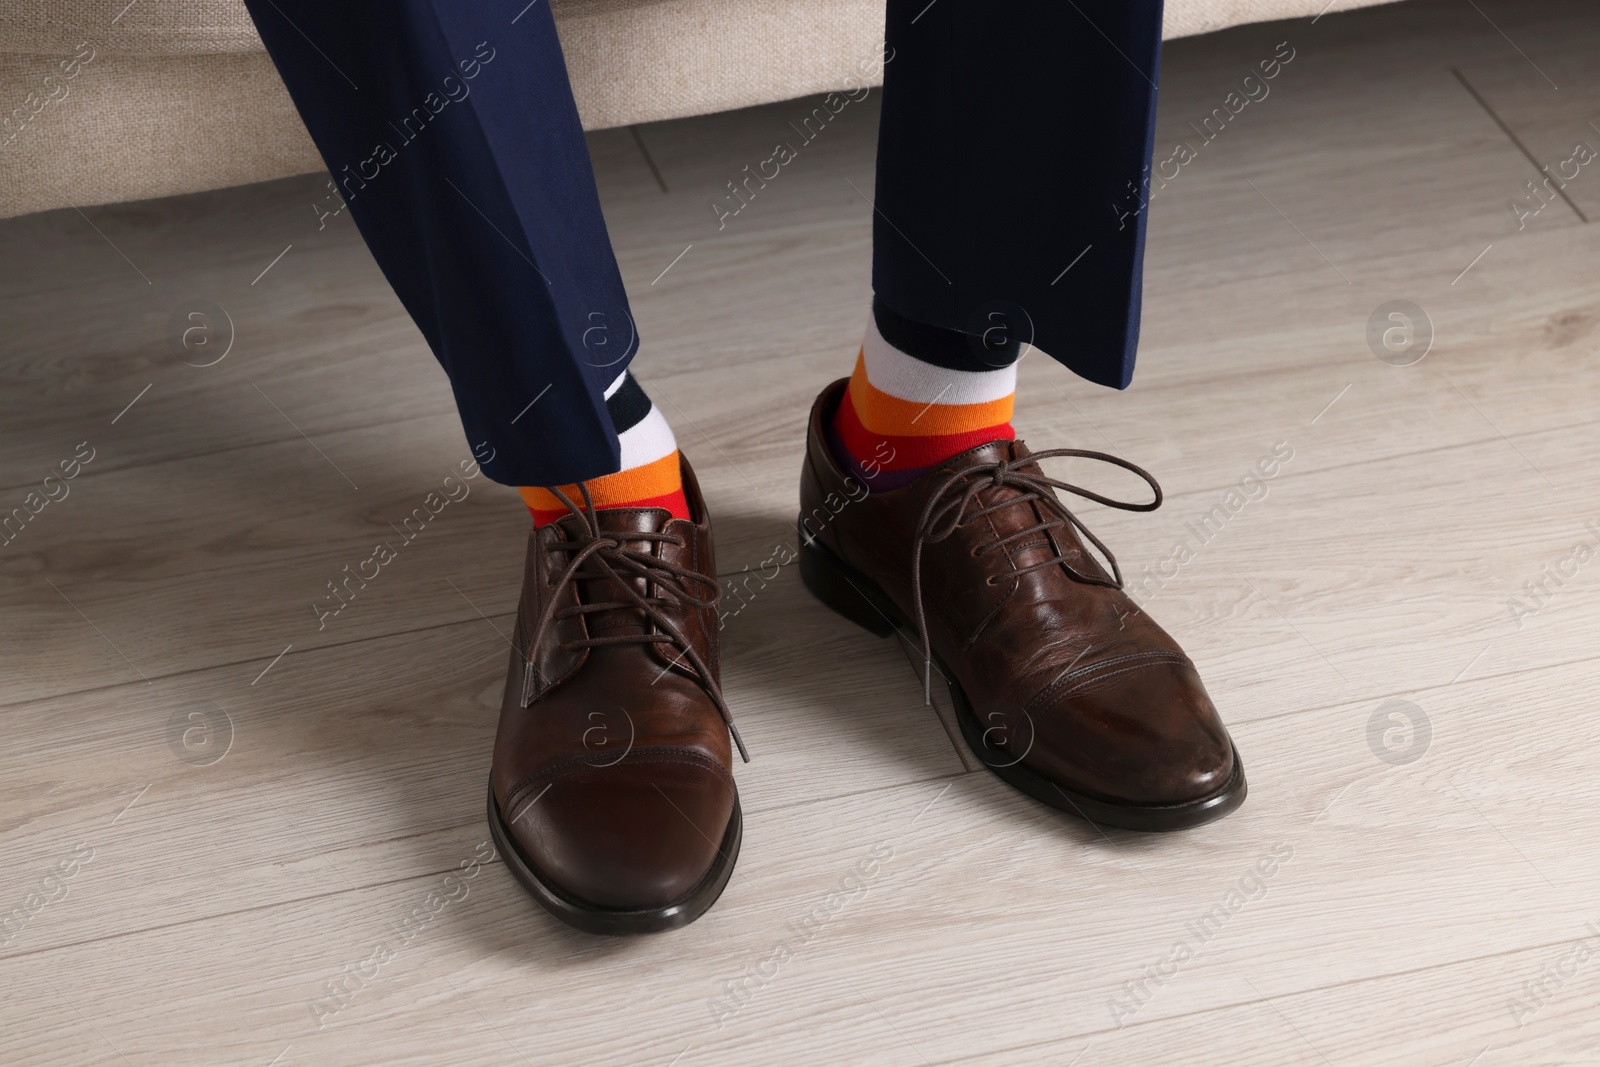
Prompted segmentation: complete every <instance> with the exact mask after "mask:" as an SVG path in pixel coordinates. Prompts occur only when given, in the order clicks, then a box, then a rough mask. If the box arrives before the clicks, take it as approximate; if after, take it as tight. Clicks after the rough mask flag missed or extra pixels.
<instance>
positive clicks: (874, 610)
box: [798, 519, 899, 637]
mask: <svg viewBox="0 0 1600 1067" xmlns="http://www.w3.org/2000/svg"><path fill="white" fill-rule="evenodd" d="M798 528H799V531H800V581H801V582H802V583H804V584H805V587H806V588H807V589H809V590H810V591H811V595H812V596H814V597H816V598H817V599H818V600H820V601H822V603H823V604H824V605H825V606H827V607H828V608H831V609H832V610H833V611H835V612H837V613H838V614H840V615H843V616H844V617H845V618H847V619H849V620H850V621H851V622H853V623H855V624H856V625H857V626H859V627H861V628H862V629H864V630H866V631H867V632H868V633H871V634H873V635H874V636H876V637H888V636H890V635H891V634H893V633H894V632H895V622H894V616H896V615H898V614H899V612H897V611H895V610H894V609H893V607H892V606H890V605H887V604H885V605H883V606H879V604H878V603H877V602H876V601H875V599H874V598H873V597H872V595H871V593H869V592H868V590H871V591H872V592H876V589H875V587H874V586H873V585H872V583H871V582H869V581H868V580H867V579H866V578H865V577H863V576H861V575H859V574H855V573H854V572H853V571H851V569H850V568H849V567H847V566H846V565H845V564H844V563H843V561H841V560H840V559H839V558H838V557H837V556H835V555H834V554H833V553H832V552H831V551H829V550H828V548H827V547H825V546H824V545H823V544H822V542H821V541H819V540H817V539H816V538H815V537H812V536H811V533H810V532H809V531H808V530H807V529H806V524H805V520H804V519H801V520H800V522H799V524H798Z"/></svg>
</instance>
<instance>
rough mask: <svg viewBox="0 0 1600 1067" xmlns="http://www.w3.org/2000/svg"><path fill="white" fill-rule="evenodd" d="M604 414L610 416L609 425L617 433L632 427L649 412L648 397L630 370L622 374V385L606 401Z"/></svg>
mask: <svg viewBox="0 0 1600 1067" xmlns="http://www.w3.org/2000/svg"><path fill="white" fill-rule="evenodd" d="M606 414H607V415H609V416H611V426H612V428H613V429H615V430H616V431H617V433H619V434H621V433H625V432H627V431H628V430H631V429H633V428H634V427H635V426H637V425H639V424H640V423H641V422H643V421H644V418H645V416H646V415H648V414H650V397H649V395H648V394H647V393H645V391H644V389H643V388H642V387H641V386H640V385H639V382H638V380H637V379H635V378H634V376H633V372H632V371H628V372H626V373H625V374H624V376H623V379H622V385H621V386H619V387H618V389H617V391H616V392H614V393H612V394H611V398H610V399H609V400H607V401H606Z"/></svg>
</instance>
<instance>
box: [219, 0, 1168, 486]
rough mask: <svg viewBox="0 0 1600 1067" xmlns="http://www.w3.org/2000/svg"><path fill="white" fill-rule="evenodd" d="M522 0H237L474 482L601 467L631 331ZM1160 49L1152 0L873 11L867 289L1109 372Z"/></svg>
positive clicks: (540, 480)
mask: <svg viewBox="0 0 1600 1067" xmlns="http://www.w3.org/2000/svg"><path fill="white" fill-rule="evenodd" d="M525 4H526V0H387V2H379V0H339V2H337V3H327V2H326V0H246V6H247V7H248V8H249V10H250V14H251V16H252V17H253V18H254V19H255V23H256V26H257V28H258V30H259V31H260V34H261V37H262V40H263V41H264V42H265V43H266V46H267V50H268V52H269V53H271V55H272V58H273V61H274V63H276V64H277V67H278V70H279V72H280V73H281V74H282V76H283V80H284V82H285V83H286V84H287V85H288V88H289V94H290V96H291V97H292V98H293V99H294V102H295V105H296V107H297V108H298V109H299V111H300V114H301V116H302V117H303V118H304V120H305V123H306V127H307V128H308V129H309V130H310V132H311V136H312V139H313V140H314V141H315V142H316V145H317V148H318V149H319V151H320V152H321V154H322V157H323V159H324V160H325V161H326V163H327V165H328V169H329V171H330V172H331V174H332V177H333V179H334V181H335V182H336V183H337V184H338V187H339V191H340V193H341V195H342V196H343V197H344V198H345V200H346V202H347V203H348V206H349V211H350V213H351V215H352V217H353V218H354V220H355V223H356V225H357V227H358V228H359V229H360V231H361V235H362V237H363V238H364V239H365V240H366V242H367V245H368V247H369V248H370V249H371V250H372V254H373V257H374V258H375V259H376V260H377V262H378V265H379V267H380V268H382V270H383V272H384V275H385V277H387V278H388V280H389V283H390V284H391V285H392V286H393V287H394V290H395V292H396V293H397V294H398V295H399V297H400V300H401V302H402V303H403V304H404V305H405V308H406V310H407V311H408V312H409V313H410V314H411V317H412V318H413V319H414V320H416V323H417V326H418V328H419V329H421V331H422V333H423V336H424V337H426V339H427V341H428V344H429V346H430V347H431V348H432V349H433V352H434V354H435V355H436V356H437V357H438V359H439V362H440V363H441V364H442V365H443V366H444V369H445V372H446V374H447V375H448V376H449V379H450V384H451V387H452V389H453V390H454V393H455V398H456V404H457V406H458V408H459V409H460V412H461V420H462V424H463V426H464V428H465V430H466V434H467V440H468V442H469V443H470V444H471V445H472V446H473V448H474V451H475V452H476V453H478V454H479V457H480V460H481V461H482V466H483V470H484V472H485V473H486V474H488V475H489V476H490V477H491V478H493V479H495V480H496V481H499V482H504V483H506V484H509V485H556V484H564V483H568V482H574V481H580V480H583V479H587V478H593V477H597V476H599V475H601V474H606V473H609V472H611V471H615V470H616V469H617V468H618V465H619V455H618V449H617V438H616V433H615V431H614V430H613V429H612V426H611V423H610V421H609V419H608V418H607V416H606V409H605V403H604V399H603V395H602V394H603V391H604V389H605V387H606V386H607V385H609V384H610V383H611V382H612V381H613V380H615V378H616V377H617V375H618V374H620V373H621V372H622V371H623V370H624V369H626V367H627V366H628V364H629V362H630V361H631V360H632V358H633V355H634V353H635V352H636V351H637V349H638V335H637V332H636V330H635V329H634V326H633V319H632V316H631V315H630V313H629V311H628V297H627V293H626V291H625V290H624V287H623V284H622V277H621V275H620V273H619V272H618V270H617V265H616V261H615V259H614V257H613V255H612V251H611V242H610V238H609V236H608V234H607V232H606V224H605V218H604V216H603V215H602V214H601V210H600V202H599V197H598V195H597V193H596V190H595V183H594V174H593V171H592V169H591V166H590V162H589V154H588V149H587V145H586V143H585V140H584V135H583V129H582V127H581V125H580V123H579V121H578V112H577V108H576V105H575V104H574V102H573V98H572V91H571V87H570V85H569V84H568V81H567V73H566V66H565V63H564V62H563V59H562V55H561V45H560V42H559V40H558V39H557V36H556V30H555V24H554V21H553V19H552V17H551V13H550V5H549V3H548V0H536V2H535V3H533V4H532V5H531V6H525ZM1160 49H1161V0H1073V2H1072V3H1063V2H1061V0H1026V2H1016V3H996V2H994V0H934V2H933V3H931V4H930V3H928V0H887V18H886V31H885V50H884V58H885V60H886V63H885V66H884V68H883V71H884V88H883V106H882V119H881V126H880V129H879V141H878V176H877V185H876V193H875V210H874V215H873V265H872V281H873V287H874V289H875V290H876V292H877V294H878V295H879V296H880V297H881V298H882V299H883V300H884V302H885V303H887V304H888V305H889V306H890V307H891V308H893V309H894V310H896V311H898V312H899V313H900V314H902V315H904V316H906V317H908V318H911V319H915V320H917V321H920V322H925V323H929V324H932V325H936V326H942V327H946V328H949V329H955V330H961V331H965V332H967V333H969V334H975V335H978V334H984V333H987V334H988V335H989V338H990V341H991V343H992V342H993V341H995V340H997V339H998V334H997V331H1003V332H1004V333H1005V334H1006V335H1008V336H1012V337H1016V338H1019V339H1020V340H1023V341H1029V342H1031V343H1032V344H1034V345H1036V346H1037V347H1039V348H1040V349H1041V350H1043V351H1044V352H1046V353H1048V354H1049V355H1051V356H1053V357H1054V358H1056V359H1057V360H1059V361H1061V362H1062V363H1063V364H1065V365H1066V366H1067V367H1069V368H1071V369H1072V370H1073V371H1075V372H1077V373H1078V374H1080V375H1082V376H1083V377H1085V378H1088V379H1090V380H1091V381H1095V382H1098V383H1101V384H1103V385H1109V386H1113V387H1116V388H1121V387H1123V386H1126V385H1127V384H1128V381H1129V378H1130V376H1131V374H1132V371H1133V359H1134V352H1135V349H1136V346H1137V341H1138V327H1139V296H1140V275H1141V270H1142V261H1143V248H1144V227H1145V213H1144V212H1142V211H1130V207H1136V206H1137V204H1138V201H1139V197H1137V196H1136V195H1133V194H1136V193H1137V192H1138V191H1139V189H1140V187H1141V182H1142V181H1143V178H1144V174H1145V170H1146V168H1147V167H1148V165H1149V160H1150V151H1151V136H1152V131H1153V120H1154V111H1155V99H1156V77H1157V69H1158V65H1159V60H1160ZM617 76H618V77H626V76H627V72H626V71H619V72H617ZM784 132H786V131H782V130H780V131H775V136H776V137H782V136H783V135H784ZM709 192H714V193H720V192H721V191H720V190H712V191H709ZM775 266H776V267H777V268H778V269H781V264H777V265H775ZM866 306H867V300H866V294H863V300H862V310H863V312H865V310H866ZM530 404H531V405H532V406H531V407H530V406H529V405H530Z"/></svg>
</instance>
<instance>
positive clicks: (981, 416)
mask: <svg viewBox="0 0 1600 1067" xmlns="http://www.w3.org/2000/svg"><path fill="white" fill-rule="evenodd" d="M1160 38H1161V5H1160V3H1159V2H1154V3H1134V4H1128V3H1123V2H1117V0H1079V2H1078V3H1073V4H1065V5H1061V4H1056V3H1046V2H1043V0H1031V2H1028V3H1023V4H1013V5H1005V6H999V5H993V4H985V3H983V2H982V0H939V2H938V3H936V4H932V5H928V4H925V3H924V2H923V0H889V4H888V40H887V44H886V49H887V54H886V58H887V60H888V62H887V65H886V66H885V84H884V104H883V118H882V127H881V132H880V138H879V150H878V182H877V198H876V203H875V208H876V210H875V212H874V217H873V227H874V230H873V287H874V289H875V294H876V295H875V298H874V301H873V308H872V311H871V313H870V314H869V317H868V324H867V331H866V338H865V341H864V343H863V345H862V349H861V352H860V354H859V356H858V357H857V360H856V364H855V370H854V373H853V374H852V375H851V377H850V379H849V380H848V381H841V382H835V383H834V384H833V385H832V386H830V387H828V388H827V389H826V390H824V391H823V393H822V395H821V396H820V397H818V399H817V403H816V405H815V406H814V408H813V411H812V419H811V429H810V435H809V440H808V443H807V456H806V463H805V467H804V470H803V472H802V476H801V518H800V523H801V531H802V542H803V543H802V548H801V575H802V578H803V580H804V581H805V583H806V584H807V586H808V587H809V588H810V589H811V590H812V591H813V592H814V593H815V594H816V595H817V596H818V597H819V598H820V599H822V600H823V601H824V602H825V603H826V604H828V605H829V606H830V607H832V608H834V609H835V610H836V611H838V612H840V613H841V614H843V615H845V616H846V617H848V618H851V619H852V620H854V621H856V622H858V623H860V624H861V625H863V626H865V627H866V628H868V629H869V630H872V631H874V632H876V633H878V634H880V635H884V636H886V635H888V634H890V633H893V632H894V630H895V629H896V628H901V629H910V630H912V631H914V632H916V633H917V634H918V636H919V638H920V639H921V641H922V642H923V650H924V657H925V660H926V661H927V669H928V671H929V672H930V674H931V672H932V670H933V669H934V667H935V664H937V669H938V671H939V673H940V674H942V675H944V676H945V678H946V679H947V680H948V681H949V683H950V687H951V691H952V693H953V694H954V697H955V703H956V710H957V717H958V719H959V720H960V723H961V726H962V731H963V735H964V737H965V739H966V741H967V744H968V745H969V746H970V747H971V748H972V750H973V751H974V752H975V753H976V754H977V755H978V757H979V758H980V759H982V760H983V761H984V762H985V763H987V764H989V766H990V767H991V768H992V769H994V771H995V773H996V774H998V775H999V776H1000V777H1002V778H1004V779H1005V780H1006V781H1008V782H1010V783H1011V784H1013V785H1015V786H1016V787H1017V788H1019V789H1021V790H1023V791H1024V792H1027V793H1029V794H1030V795H1032V796H1034V797H1036V798H1038V799H1039V800H1042V801H1044V802H1045V803H1047V804H1051V805H1053V806H1055V807H1058V808H1061V809H1063V810H1066V811H1069V812H1072V813H1074V814H1077V815H1080V816H1083V817H1086V818H1089V819H1090V820H1092V821H1094V822H1096V823H1103V824H1107V825H1115V826H1122V827H1126V828H1129V829H1144V830H1169V829H1180V828H1183V827H1187V826H1194V825H1198V824H1200V823H1203V822H1207V821H1210V820H1212V819H1215V818H1219V817H1221V816H1222V815H1225V814H1227V813H1228V812H1230V811H1232V810H1234V809H1235V808H1237V807H1238V806H1239V804H1240V803H1242V802H1243V800H1244V794H1245V783H1244V775H1243V771H1242V769H1241V767H1240V765H1239V761H1238V758H1237V756H1236V754H1235V753H1234V751H1233V746H1232V742H1231V741H1230V739H1229V737H1228V733H1227V730H1226V728H1225V727H1224V726H1223V725H1222V722H1221V720H1220V718H1219V717H1218V716H1217V713H1216V709H1215V708H1214V707H1213V706H1212V704H1211V701H1210V699H1209V698H1208V697H1207V696H1206V693H1205V689H1204V687H1203V686H1202V685H1201V683H1200V679H1199V676H1198V674H1197V673H1196V672H1195V669H1194V665H1193V664H1192V663H1191V662H1190V661H1189V659H1188V658H1187V657H1186V656H1185V655H1184V654H1183V651H1182V650H1181V649H1180V648H1179V647H1178V646H1177V644H1176V643H1175V642H1174V641H1173V640H1172V638H1171V637H1169V636H1168V635H1167V634H1166V633H1165V632H1164V631H1163V630H1162V629H1161V628H1160V627H1159V626H1157V625H1156V624H1155V623H1154V622H1153V621H1152V620H1151V619H1150V618H1149V617H1148V616H1147V615H1145V614H1144V613H1143V612H1142V611H1141V610H1140V609H1139V607H1138V605H1137V604H1135V603H1134V601H1133V600H1132V599H1131V598H1130V597H1129V596H1127V594H1125V593H1124V592H1123V590H1122V580H1121V573H1120V570H1119V569H1118V568H1117V565H1116V563H1115V561H1114V559H1112V558H1111V556H1110V553H1109V552H1107V551H1105V549H1104V546H1102V545H1101V544H1100V542H1099V541H1098V540H1096V539H1095V538H1094V536H1093V535H1092V534H1090V533H1089V532H1088V531H1087V530H1086V529H1085V528H1084V526H1083V525H1082V524H1081V523H1080V522H1079V520H1078V519H1077V517H1076V516H1074V515H1073V514H1072V512H1071V511H1069V510H1068V509H1067V507H1066V506H1065V505H1064V504H1062V503H1061V502H1060V501H1059V500H1058V499H1057V497H1056V495H1055V490H1056V489H1058V488H1059V489H1062V490H1065V491H1069V492H1073V493H1076V494H1078V495H1080V496H1086V497H1088V498H1090V499H1093V500H1097V501H1099V502H1101V503H1104V504H1111V505H1112V506H1116V507H1122V508H1126V509H1127V510H1133V511H1147V510H1150V509H1152V508H1154V507H1156V506H1157V505H1158V504H1159V503H1160V490H1159V488H1158V487H1156V485H1155V481H1154V479H1152V478H1150V476H1149V475H1147V474H1145V473H1144V472H1143V471H1141V470H1139V469H1138V468H1137V467H1133V466H1132V465H1131V464H1128V463H1125V462H1124V461H1122V460H1118V459H1115V458H1114V457H1110V456H1104V455H1102V454H1099V453H1089V452H1083V451H1081V450H1069V449H1063V450H1058V453H1059V454H1061V455H1063V457H1065V456H1073V457H1077V458H1093V459H1099V460H1102V461H1105V462H1109V463H1113V464H1115V465H1118V466H1121V467H1123V468H1125V469H1127V470H1130V471H1132V472H1134V473H1135V474H1137V475H1139V476H1140V477H1142V478H1144V479H1145V480H1146V481H1147V482H1148V483H1149V485H1150V486H1151V488H1152V490H1153V491H1154V493H1155V498H1154V500H1153V501H1151V502H1149V503H1131V504H1125V503H1119V502H1116V501H1112V500H1108V499H1107V498H1105V497H1102V496H1098V495H1096V494H1094V493H1093V492H1090V491H1087V490H1082V489H1079V488H1076V487H1074V486H1071V485H1067V484H1066V483H1061V482H1055V481H1053V480H1051V479H1048V478H1046V477H1045V475H1044V474H1043V472H1042V471H1041V470H1040V469H1039V467H1038V465H1037V463H1036V460H1037V459H1039V458H1046V457H1049V456H1051V455H1052V453H1051V452H1042V453H1037V454H1035V453H1031V452H1029V451H1028V449H1027V448H1026V446H1025V445H1023V443H1022V442H1021V441H1018V440H1016V439H1015V433H1014V431H1013V429H1012V426H1011V415H1012V398H1013V393H1014V390H1015V387H1016V368H1015V363H1016V360H1017V358H1018V356H1019V354H1020V352H1021V350H1022V344H1023V343H1027V342H1031V343H1033V344H1035V345H1037V346H1038V347H1040V348H1041V349H1043V350H1044V351H1045V352H1047V353H1049V354H1050V355H1052V356H1054V357H1056V358H1057V359H1058V360H1060V361H1061V362H1063V363H1065V364H1066V365H1067V366H1068V367H1070V368H1072V369H1073V370H1075V371H1077V372H1078V373H1079V374H1081V375H1083V376H1084V377H1086V378H1089V379H1090V380H1092V381H1096V382H1100V383H1101V384H1105V385H1111V386H1117V387H1121V386H1125V385H1126V384H1127V382H1128V378H1129V376H1130V375H1131V373H1132V368H1133V356H1134V350H1135V347H1136V343H1137V338H1138V325H1139V292H1140V273H1141V268H1142V256H1143V241H1144V221H1145V220H1144V213H1143V211H1142V210H1136V209H1137V208H1138V207H1139V203H1140V200H1141V199H1142V197H1135V198H1134V199H1131V200H1130V198H1129V195H1128V194H1129V191H1130V189H1131V190H1134V191H1141V183H1142V178H1143V174H1144V167H1145V166H1146V165H1147V163H1148V160H1149V152H1150V140H1151V124H1152V120H1153V111H1154V104H1155V79H1156V70H1157V60H1158V56H1159V52H1160ZM1086 542H1087V543H1088V544H1092V545H1093V546H1094V547H1095V548H1096V549H1099V550H1100V553H1101V554H1102V555H1103V556H1104V558H1105V563H1104V565H1102V564H1101V563H1100V562H1098V561H1097V560H1096V559H1095V557H1094V556H1093V555H1092V554H1091V553H1090V551H1089V550H1088V548H1087V547H1086Z"/></svg>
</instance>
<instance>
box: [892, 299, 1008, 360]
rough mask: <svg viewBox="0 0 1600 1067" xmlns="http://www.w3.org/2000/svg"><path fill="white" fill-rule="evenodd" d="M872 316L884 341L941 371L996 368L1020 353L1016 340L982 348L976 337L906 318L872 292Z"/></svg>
mask: <svg viewBox="0 0 1600 1067" xmlns="http://www.w3.org/2000/svg"><path fill="white" fill-rule="evenodd" d="M872 318H873V320H874V321H875V322H877V324H878V333H880V334H882V335H883V339H884V340H885V341H888V342H889V343H890V344H891V345H893V346H894V347H895V348H897V349H899V350H900V351H902V352H904V353H905V354H906V355H908V356H910V357H911V358H912V359H915V360H919V361H921V362H923V363H930V364H932V365H933V366H935V367H943V368H944V369H945V370H967V371H985V370H998V369H999V368H1001V367H1007V366H1010V365H1011V364H1013V363H1015V362H1016V361H1017V357H1019V356H1020V355H1021V354H1022V343H1021V342H1020V341H1015V340H1013V341H1008V342H1006V343H1005V344H1003V345H999V346H997V347H994V348H982V347H981V344H982V342H981V341H980V340H979V339H978V338H977V337H976V336H974V335H972V334H968V333H962V332H961V331H960V330H947V329H945V328H944V327H943V326H930V325H928V324H927V323H925V322H917V321H915V320H913V319H908V318H906V317H905V316H904V315H902V314H900V313H899V312H898V311H896V310H894V309H893V308H891V307H890V306H889V305H888V304H885V303H884V302H883V298H882V297H879V296H876V295H874V296H873V298H872Z"/></svg>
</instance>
